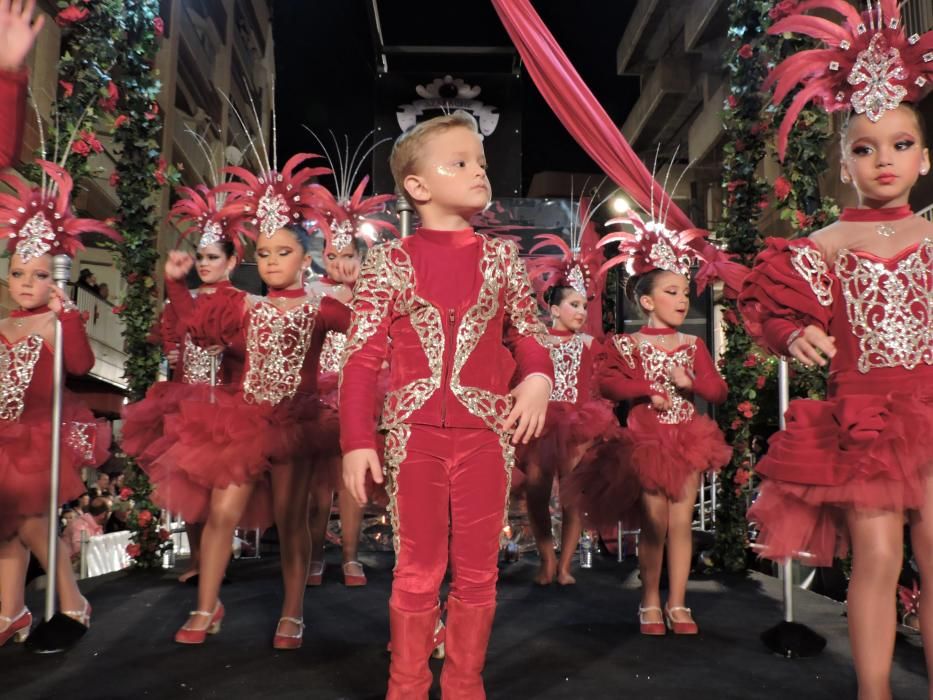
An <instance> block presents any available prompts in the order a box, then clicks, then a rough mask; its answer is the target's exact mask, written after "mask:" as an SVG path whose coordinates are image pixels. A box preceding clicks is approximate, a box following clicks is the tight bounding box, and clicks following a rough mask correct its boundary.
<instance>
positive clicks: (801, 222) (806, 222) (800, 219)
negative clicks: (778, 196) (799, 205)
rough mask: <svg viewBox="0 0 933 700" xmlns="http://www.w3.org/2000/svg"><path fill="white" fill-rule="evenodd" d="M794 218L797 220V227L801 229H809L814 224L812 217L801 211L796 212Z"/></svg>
mask: <svg viewBox="0 0 933 700" xmlns="http://www.w3.org/2000/svg"><path fill="white" fill-rule="evenodd" d="M794 216H795V217H796V218H797V226H799V227H800V228H807V227H809V226H810V224H811V223H812V222H811V220H810V217H809V216H807V215H806V214H804V213H803V212H802V211H800V210H799V209H798V210H797V211H795V212H794Z"/></svg>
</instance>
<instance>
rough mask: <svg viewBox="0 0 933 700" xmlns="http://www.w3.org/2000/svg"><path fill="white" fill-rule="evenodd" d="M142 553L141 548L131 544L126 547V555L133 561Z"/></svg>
mask: <svg viewBox="0 0 933 700" xmlns="http://www.w3.org/2000/svg"><path fill="white" fill-rule="evenodd" d="M141 552H142V547H140V546H139V545H138V544H136V543H135V542H133V543H132V544H128V545H126V553H127V554H129V555H130V556H131V557H132V558H133V559H135V558H136V557H138V556H139V555H140V553H141Z"/></svg>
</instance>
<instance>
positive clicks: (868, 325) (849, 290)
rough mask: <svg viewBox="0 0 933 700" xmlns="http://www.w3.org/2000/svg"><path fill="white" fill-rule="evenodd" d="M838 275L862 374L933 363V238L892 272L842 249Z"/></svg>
mask: <svg viewBox="0 0 933 700" xmlns="http://www.w3.org/2000/svg"><path fill="white" fill-rule="evenodd" d="M835 271H836V276H837V277H838V278H839V281H840V283H841V285H842V293H843V296H844V297H845V301H846V312H847V314H848V317H849V323H850V324H851V326H852V333H853V334H854V335H855V337H856V338H858V341H859V350H860V351H861V354H860V355H859V358H858V365H857V366H858V370H859V372H862V373H863V374H864V373H866V372H868V371H869V370H871V369H874V368H881V367H903V368H905V369H914V368H916V367H917V366H918V365H920V364H927V365H930V364H933V240H931V239H929V238H928V239H926V240H924V241H923V242H922V243H921V244H920V246H919V247H918V248H917V250H916V251H914V252H913V253H911V254H910V255H908V256H907V257H906V258H904V259H903V260H901V261H900V262H899V263H898V264H897V266H896V267H895V268H894V269H893V270H892V269H890V268H888V267H887V266H886V265H884V264H883V263H881V262H876V261H874V260H868V259H865V258H861V257H859V256H858V255H856V254H854V253H852V252H851V251H849V250H841V251H839V254H838V255H837V256H836V265H835Z"/></svg>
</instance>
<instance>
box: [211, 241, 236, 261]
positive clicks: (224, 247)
mask: <svg viewBox="0 0 933 700" xmlns="http://www.w3.org/2000/svg"><path fill="white" fill-rule="evenodd" d="M215 245H217V246H218V247H219V248H220V252H222V253H223V254H224V255H225V256H227V257H228V258H232V257H234V256H235V255H236V246H234V245H233V241H231V240H230V239H229V238H221V239H220V240H219V241H217V243H216V244H215Z"/></svg>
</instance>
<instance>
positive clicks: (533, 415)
mask: <svg viewBox="0 0 933 700" xmlns="http://www.w3.org/2000/svg"><path fill="white" fill-rule="evenodd" d="M512 396H514V397H515V404H514V405H513V406H512V412H511V413H509V415H508V417H507V418H506V419H505V422H504V423H503V424H502V429H503V430H510V429H512V428H515V433H514V434H513V435H512V444H513V445H517V444H518V443H520V442H521V443H524V444H526V445H527V444H528V442H529V441H530V440H531V438H533V437H540V436H541V431H542V430H544V419H545V417H546V416H547V404H548V399H550V397H551V386H550V382H549V381H548V380H547V379H546V378H545V377H542V376H540V375H535V376H531V377H527V378H526V379H524V380H523V381H522V383H521V384H519V385H518V386H517V387H515V388H514V389H513V390H512Z"/></svg>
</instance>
